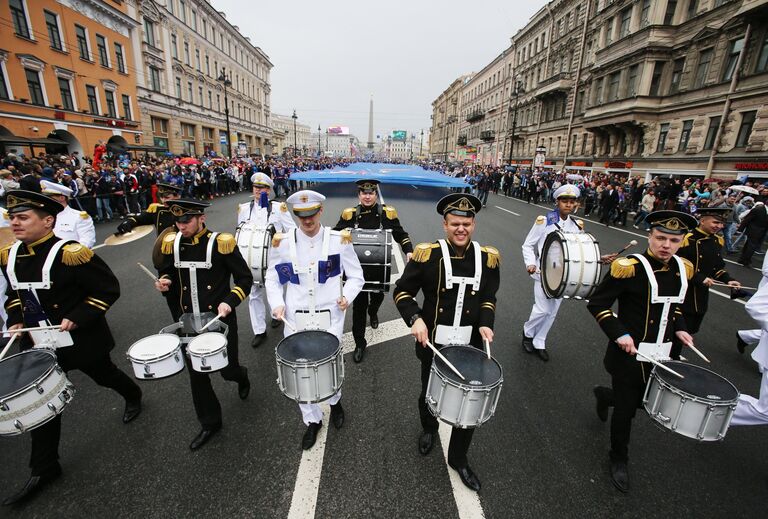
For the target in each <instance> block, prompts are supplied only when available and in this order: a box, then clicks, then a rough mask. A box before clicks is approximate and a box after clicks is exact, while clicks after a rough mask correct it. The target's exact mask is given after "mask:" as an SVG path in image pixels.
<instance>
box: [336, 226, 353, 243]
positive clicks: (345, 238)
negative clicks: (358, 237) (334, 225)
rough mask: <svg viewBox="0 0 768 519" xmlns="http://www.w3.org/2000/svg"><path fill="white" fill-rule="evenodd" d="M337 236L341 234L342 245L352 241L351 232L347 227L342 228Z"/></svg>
mask: <svg viewBox="0 0 768 519" xmlns="http://www.w3.org/2000/svg"><path fill="white" fill-rule="evenodd" d="M339 236H341V244H342V245H348V244H350V243H352V233H351V232H350V230H349V229H344V230H343V231H341V232H340V233H339Z"/></svg>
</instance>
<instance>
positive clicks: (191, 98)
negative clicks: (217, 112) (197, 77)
mask: <svg viewBox="0 0 768 519" xmlns="http://www.w3.org/2000/svg"><path fill="white" fill-rule="evenodd" d="M187 98H188V100H189V102H190V103H194V102H195V98H194V97H193V96H192V82H191V81H187Z"/></svg>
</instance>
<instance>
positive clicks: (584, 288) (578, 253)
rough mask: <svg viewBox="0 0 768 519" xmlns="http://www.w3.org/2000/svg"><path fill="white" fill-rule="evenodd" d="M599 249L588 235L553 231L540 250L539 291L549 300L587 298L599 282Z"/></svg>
mask: <svg viewBox="0 0 768 519" xmlns="http://www.w3.org/2000/svg"><path fill="white" fill-rule="evenodd" d="M601 270H602V263H601V261H600V247H599V246H598V244H597V240H595V237H594V236H592V235H591V234H589V233H587V232H584V233H571V232H563V231H555V232H552V233H550V234H549V235H548V236H547V239H546V240H544V246H543V247H542V248H541V288H542V289H544V293H545V294H546V295H547V297H549V298H550V299H558V298H561V297H563V298H571V297H572V298H574V299H589V296H590V295H592V292H594V290H595V288H597V285H598V284H599V283H600V273H601Z"/></svg>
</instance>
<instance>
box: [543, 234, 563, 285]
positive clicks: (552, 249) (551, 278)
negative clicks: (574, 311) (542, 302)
mask: <svg viewBox="0 0 768 519" xmlns="http://www.w3.org/2000/svg"><path fill="white" fill-rule="evenodd" d="M563 241H564V240H563V238H562V236H561V234H560V232H553V233H550V234H549V236H547V239H546V240H544V246H543V247H542V249H541V281H542V283H541V287H542V288H543V289H544V292H545V293H546V294H547V296H549V297H551V298H557V297H560V296H561V295H562V293H563V291H564V290H565V283H564V281H565V263H566V260H567V258H566V254H565V247H564V245H563Z"/></svg>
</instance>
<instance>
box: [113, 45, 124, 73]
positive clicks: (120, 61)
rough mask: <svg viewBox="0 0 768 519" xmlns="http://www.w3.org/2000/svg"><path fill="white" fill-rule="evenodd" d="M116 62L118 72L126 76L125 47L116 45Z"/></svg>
mask: <svg viewBox="0 0 768 519" xmlns="http://www.w3.org/2000/svg"><path fill="white" fill-rule="evenodd" d="M115 60H116V61H117V70H118V71H119V72H121V73H123V74H125V56H124V55H123V46H122V45H120V44H119V43H115Z"/></svg>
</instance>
